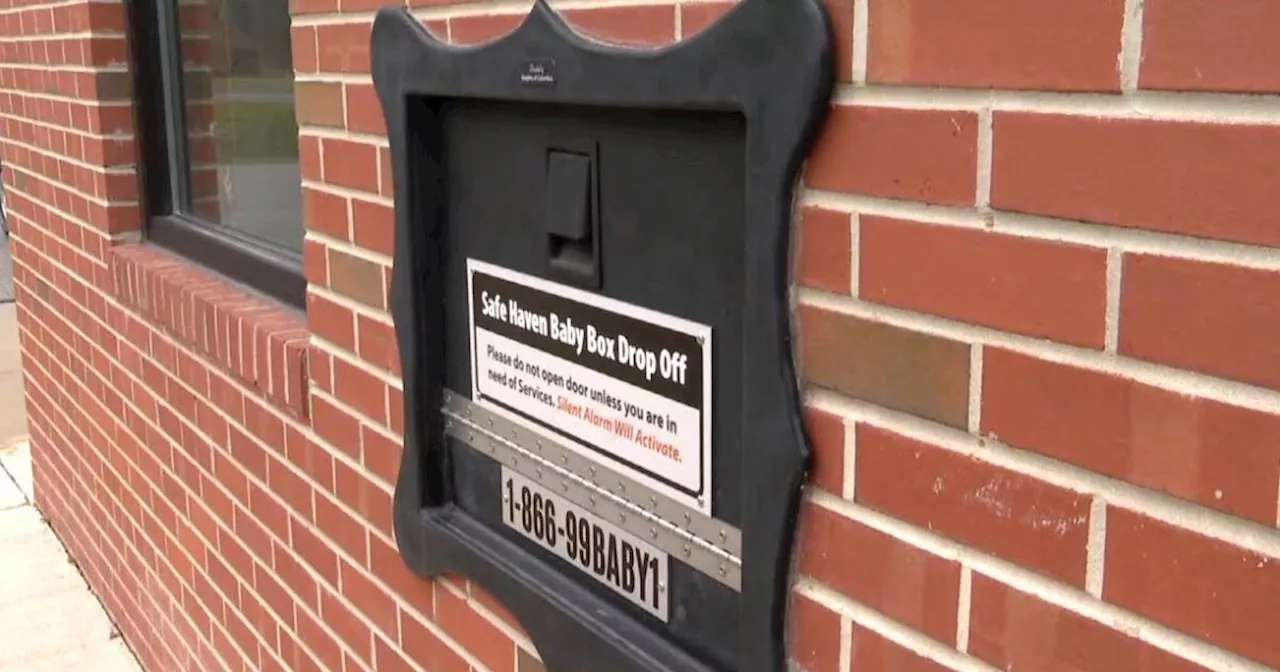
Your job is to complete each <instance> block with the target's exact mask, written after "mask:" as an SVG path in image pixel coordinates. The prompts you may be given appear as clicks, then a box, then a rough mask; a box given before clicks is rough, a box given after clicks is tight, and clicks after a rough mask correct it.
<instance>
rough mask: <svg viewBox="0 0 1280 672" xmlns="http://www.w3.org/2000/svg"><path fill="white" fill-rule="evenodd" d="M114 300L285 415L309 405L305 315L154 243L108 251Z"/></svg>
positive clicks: (300, 415) (305, 412)
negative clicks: (256, 393) (261, 397)
mask: <svg viewBox="0 0 1280 672" xmlns="http://www.w3.org/2000/svg"><path fill="white" fill-rule="evenodd" d="M108 259H109V263H110V266H111V272H112V274H113V277H114V279H115V283H114V285H115V296H116V299H117V300H118V301H120V302H121V303H123V304H124V305H126V306H128V307H130V308H132V309H134V310H135V311H137V312H138V313H139V314H141V315H142V316H143V317H145V318H147V319H148V320H149V321H150V322H152V323H153V324H154V325H156V326H157V327H159V328H160V329H163V330H164V331H165V332H166V333H168V334H169V335H170V336H171V337H172V338H174V340H176V341H178V342H179V343H181V344H183V345H185V346H186V347H188V348H190V349H191V350H192V351H194V352H196V353H198V354H200V355H202V356H204V357H205V358H207V359H209V360H211V361H212V362H213V363H214V364H215V365H216V366H218V367H219V368H220V369H222V370H223V371H224V372H226V373H228V374H230V375H232V376H234V377H236V378H237V379H238V380H240V382H242V383H243V384H244V385H246V386H248V387H249V388H250V389H252V390H255V391H257V392H258V393H259V394H261V395H262V396H263V397H265V398H266V399H268V400H269V401H270V402H271V403H273V404H275V405H277V406H279V407H280V408H282V409H284V410H285V411H286V412H288V413H289V414H290V415H292V416H294V417H296V418H299V419H305V418H306V417H307V415H308V408H309V403H308V402H309V400H308V393H309V387H310V385H309V377H308V372H307V356H306V352H307V344H308V341H309V333H308V331H307V324H306V318H305V317H304V316H302V315H300V314H298V313H297V312H296V311H294V310H292V309H290V308H288V307H285V306H284V305H282V304H279V303H276V302H275V301H273V300H271V299H268V298H263V297H260V296H256V295H254V294H251V293H250V292H248V291H246V290H245V289H243V288H241V287H239V286H237V285H236V284H235V283H234V282H232V281H231V280H228V279H226V278H224V277H222V276H219V275H216V274H214V273H213V272H211V271H208V270H206V269H204V268H201V267H200V266H198V265H196V264H193V263H191V262H189V261H186V260H184V259H181V258H179V257H177V256H174V255H172V254H169V253H168V252H165V251H163V250H161V249H159V248H157V247H154V246H152V245H147V244H125V245H117V246H115V247H113V248H111V249H110V251H109V252H108Z"/></svg>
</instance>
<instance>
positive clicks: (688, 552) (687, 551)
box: [684, 544, 693, 558]
mask: <svg viewBox="0 0 1280 672" xmlns="http://www.w3.org/2000/svg"><path fill="white" fill-rule="evenodd" d="M690 555H693V549H691V548H689V545H688V544H685V546H684V557H686V558H687V557H689V556H690Z"/></svg>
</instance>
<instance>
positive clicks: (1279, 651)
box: [1102, 507, 1280, 667]
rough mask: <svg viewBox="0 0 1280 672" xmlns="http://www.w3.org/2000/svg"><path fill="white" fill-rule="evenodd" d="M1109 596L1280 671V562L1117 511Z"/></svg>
mask: <svg viewBox="0 0 1280 672" xmlns="http://www.w3.org/2000/svg"><path fill="white" fill-rule="evenodd" d="M1103 576H1104V577H1105V582H1104V585H1103V589H1102V598H1103V599H1104V600H1106V601H1108V602H1111V603H1114V604H1116V605H1117V606H1120V607H1122V608H1124V609H1128V610H1130V611H1133V612H1136V613H1138V614H1141V615H1143V616H1147V617H1149V618H1151V619H1153V620H1156V621H1158V622H1160V623H1164V624H1165V625H1168V626H1169V627H1172V628H1174V629H1177V630H1181V631H1182V632H1185V633H1187V634H1189V635H1192V636H1193V637H1196V638H1199V639H1203V640H1205V641H1207V642H1209V643H1211V644H1217V645H1218V646H1221V647H1223V648H1225V649H1227V650H1228V651H1233V652H1235V653H1238V654H1241V655H1243V656H1245V657H1247V658H1251V659H1253V660H1256V661H1258V662H1260V663H1264V664H1266V665H1269V666H1272V667H1280V638H1277V637H1276V636H1275V624H1276V623H1277V622H1280V560H1278V559H1277V558H1275V557H1271V556H1268V555H1264V554H1261V553H1257V552H1254V551H1250V550H1246V549H1243V548H1240V547H1238V546H1233V545H1231V544H1228V543H1226V542H1223V541H1218V540H1216V539H1211V538H1209V537H1204V536H1201V535H1199V534H1197V533H1195V532H1191V531H1190V530H1184V529H1179V528H1176V527H1173V526H1170V525H1168V524H1165V523H1162V522H1159V521H1156V520H1153V519H1151V518H1147V517H1145V516H1142V515H1141V514H1138V513H1134V512H1131V511H1127V510H1124V509H1119V508H1116V507H1110V508H1108V510H1107V550H1106V568H1105V570H1104V572H1103Z"/></svg>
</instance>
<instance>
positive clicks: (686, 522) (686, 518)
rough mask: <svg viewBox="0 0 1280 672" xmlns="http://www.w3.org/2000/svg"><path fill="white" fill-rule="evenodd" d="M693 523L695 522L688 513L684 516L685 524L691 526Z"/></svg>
mask: <svg viewBox="0 0 1280 672" xmlns="http://www.w3.org/2000/svg"><path fill="white" fill-rule="evenodd" d="M692 522H693V517H692V516H690V515H689V514H687V513H686V514H684V524H685V525H686V526H687V525H689V523H692Z"/></svg>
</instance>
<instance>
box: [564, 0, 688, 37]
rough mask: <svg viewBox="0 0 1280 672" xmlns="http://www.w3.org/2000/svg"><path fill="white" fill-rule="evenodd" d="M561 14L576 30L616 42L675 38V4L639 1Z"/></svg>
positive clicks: (568, 11) (574, 10) (572, 10)
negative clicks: (631, 4)
mask: <svg viewBox="0 0 1280 672" xmlns="http://www.w3.org/2000/svg"><path fill="white" fill-rule="evenodd" d="M564 18H565V19H566V20H568V21H569V23H570V24H572V25H573V26H574V27H575V28H576V29H577V30H578V31H579V32H581V33H583V34H585V35H589V36H591V37H593V38H595V39H597V40H600V41H602V42H612V43H616V44H636V45H659V44H670V43H671V42H673V41H675V38H676V7H675V6H673V5H638V6H631V7H628V6H622V7H603V8H597V9H570V10H566V11H565V12H564Z"/></svg>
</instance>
